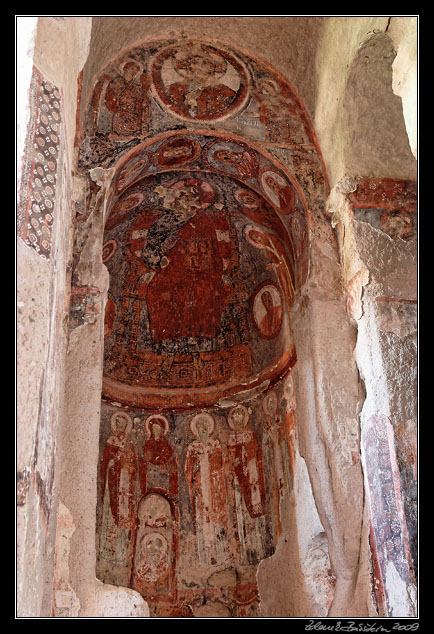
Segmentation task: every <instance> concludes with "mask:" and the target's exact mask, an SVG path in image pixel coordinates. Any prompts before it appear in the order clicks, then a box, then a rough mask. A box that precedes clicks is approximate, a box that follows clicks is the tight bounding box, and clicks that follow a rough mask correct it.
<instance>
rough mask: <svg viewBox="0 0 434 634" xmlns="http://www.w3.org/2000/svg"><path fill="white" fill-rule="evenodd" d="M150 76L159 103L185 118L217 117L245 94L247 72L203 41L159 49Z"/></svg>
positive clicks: (235, 104) (238, 104)
mask: <svg viewBox="0 0 434 634" xmlns="http://www.w3.org/2000/svg"><path fill="white" fill-rule="evenodd" d="M152 77H153V81H154V85H155V88H156V92H157V94H158V96H159V97H160V99H161V100H162V102H163V104H164V105H165V106H167V107H168V108H169V110H170V111H171V112H173V113H174V114H176V115H178V116H181V117H183V118H186V119H194V120H199V121H205V120H214V119H217V118H220V117H222V116H224V115H226V114H228V113H229V112H232V111H233V110H234V108H236V107H240V106H241V105H242V103H243V102H244V101H245V99H246V97H247V76H246V74H245V71H244V70H243V68H242V66H241V64H240V63H239V62H238V61H237V60H235V58H234V57H233V56H232V55H229V54H228V53H226V52H223V51H220V50H218V49H216V48H214V47H213V46H209V45H206V44H199V43H189V44H186V45H182V46H179V47H174V48H169V49H166V50H164V51H162V53H160V54H159V55H158V56H157V57H156V59H155V60H154V62H153V64H152Z"/></svg>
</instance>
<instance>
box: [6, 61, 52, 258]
mask: <svg viewBox="0 0 434 634" xmlns="http://www.w3.org/2000/svg"><path fill="white" fill-rule="evenodd" d="M61 99H62V97H61V94H60V91H59V90H58V89H57V88H56V86H54V85H53V84H52V83H51V82H49V81H47V80H45V79H44V78H43V76H42V74H41V73H40V72H39V70H38V69H37V68H35V67H33V76H32V80H31V87H30V100H29V102H30V105H29V107H30V122H29V128H28V137H27V138H28V142H27V143H26V147H27V148H28V150H27V154H26V156H25V157H24V165H23V170H22V173H23V177H22V181H21V189H20V198H19V206H18V227H17V229H18V235H19V236H20V238H21V239H22V240H23V241H24V243H25V244H26V245H27V246H29V247H31V248H33V249H34V250H35V251H36V252H37V253H38V254H39V255H40V256H41V257H42V258H44V259H46V260H49V259H50V254H51V246H52V232H53V224H54V215H55V204H56V183H57V171H58V157H59V150H60V142H61V141H60V134H61V125H62V121H61Z"/></svg>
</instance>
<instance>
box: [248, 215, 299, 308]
mask: <svg viewBox="0 0 434 634" xmlns="http://www.w3.org/2000/svg"><path fill="white" fill-rule="evenodd" d="M244 235H245V236H246V238H247V240H248V241H249V243H250V244H251V245H253V246H254V247H255V248H256V249H264V250H265V251H266V253H267V254H268V256H269V258H270V264H269V265H267V268H270V269H272V270H275V271H276V275H277V277H278V280H279V282H280V285H281V287H282V289H283V291H284V294H285V300H286V302H287V303H288V304H291V303H292V300H293V298H294V264H293V263H292V262H291V260H290V258H289V256H288V254H287V252H286V249H285V247H284V245H283V243H282V242H281V241H280V240H279V238H277V236H275V235H273V234H272V233H270V232H268V231H265V230H264V229H263V228H258V227H257V226H255V225H251V224H248V225H246V226H245V227H244Z"/></svg>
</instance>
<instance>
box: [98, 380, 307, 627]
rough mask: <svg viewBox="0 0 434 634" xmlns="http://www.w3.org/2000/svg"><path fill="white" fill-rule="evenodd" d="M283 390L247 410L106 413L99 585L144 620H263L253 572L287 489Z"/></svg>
mask: <svg viewBox="0 0 434 634" xmlns="http://www.w3.org/2000/svg"><path fill="white" fill-rule="evenodd" d="M291 389H292V377H291V374H288V375H287V376H286V377H285V378H284V379H282V380H281V381H279V382H278V383H276V384H275V386H274V387H273V389H272V390H269V391H267V392H265V393H263V394H260V395H258V396H257V397H256V398H254V399H251V400H250V401H248V402H245V403H240V404H238V405H233V406H231V407H225V408H217V409H216V408H213V409H208V410H205V409H202V410H200V411H197V410H196V411H195V410H192V411H189V412H182V413H180V412H177V411H166V412H165V413H164V414H160V413H155V412H154V413H150V412H149V411H148V412H144V411H141V410H137V411H133V410H129V411H127V410H125V409H121V408H119V407H115V406H114V405H108V404H107V403H103V404H102V416H101V428H100V468H99V480H98V509H97V524H98V530H97V553H98V556H97V576H98V578H99V579H101V580H102V581H105V582H106V583H111V584H115V585H124V586H127V587H131V588H134V589H135V590H137V591H138V592H140V593H141V594H142V596H143V597H144V598H145V599H146V600H147V601H148V602H149V605H150V610H151V615H152V616H164V617H176V618H180V617H181V618H183V617H191V616H194V614H196V613H197V615H198V616H199V613H200V609H202V608H203V605H204V604H206V605H207V610H211V611H212V610H217V608H218V609H221V606H224V607H225V609H226V610H227V612H228V616H232V617H249V616H260V614H259V598H258V593H257V586H256V569H257V566H258V564H259V562H260V561H261V560H262V559H263V558H265V557H269V556H271V555H272V554H273V553H274V550H275V547H276V543H277V538H278V535H279V533H280V526H279V519H278V518H279V504H280V500H281V497H282V495H284V494H285V493H288V492H290V491H291V488H292V470H293V462H292V458H291V452H292V451H293V450H292V440H293V438H292V429H291V427H290V426H288V425H287V424H286V419H287V417H288V415H291V416H294V415H295V409H294V408H295V402H294V400H293V399H292V398H291Z"/></svg>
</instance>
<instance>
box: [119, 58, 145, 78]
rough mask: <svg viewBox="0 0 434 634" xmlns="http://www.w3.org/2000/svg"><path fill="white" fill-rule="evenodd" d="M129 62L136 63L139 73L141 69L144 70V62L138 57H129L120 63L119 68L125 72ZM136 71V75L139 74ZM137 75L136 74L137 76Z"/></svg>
mask: <svg viewBox="0 0 434 634" xmlns="http://www.w3.org/2000/svg"><path fill="white" fill-rule="evenodd" d="M127 64H135V65H136V66H137V68H138V70H137V73H139V72H140V71H143V64H141V63H140V62H138V61H137V60H136V59H127V60H125V61H124V62H122V64H119V66H118V68H119V70H120V72H121V73H122V74H123V72H124V69H125V66H126V65H127ZM137 73H136V75H137ZM136 75H135V76H136Z"/></svg>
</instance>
